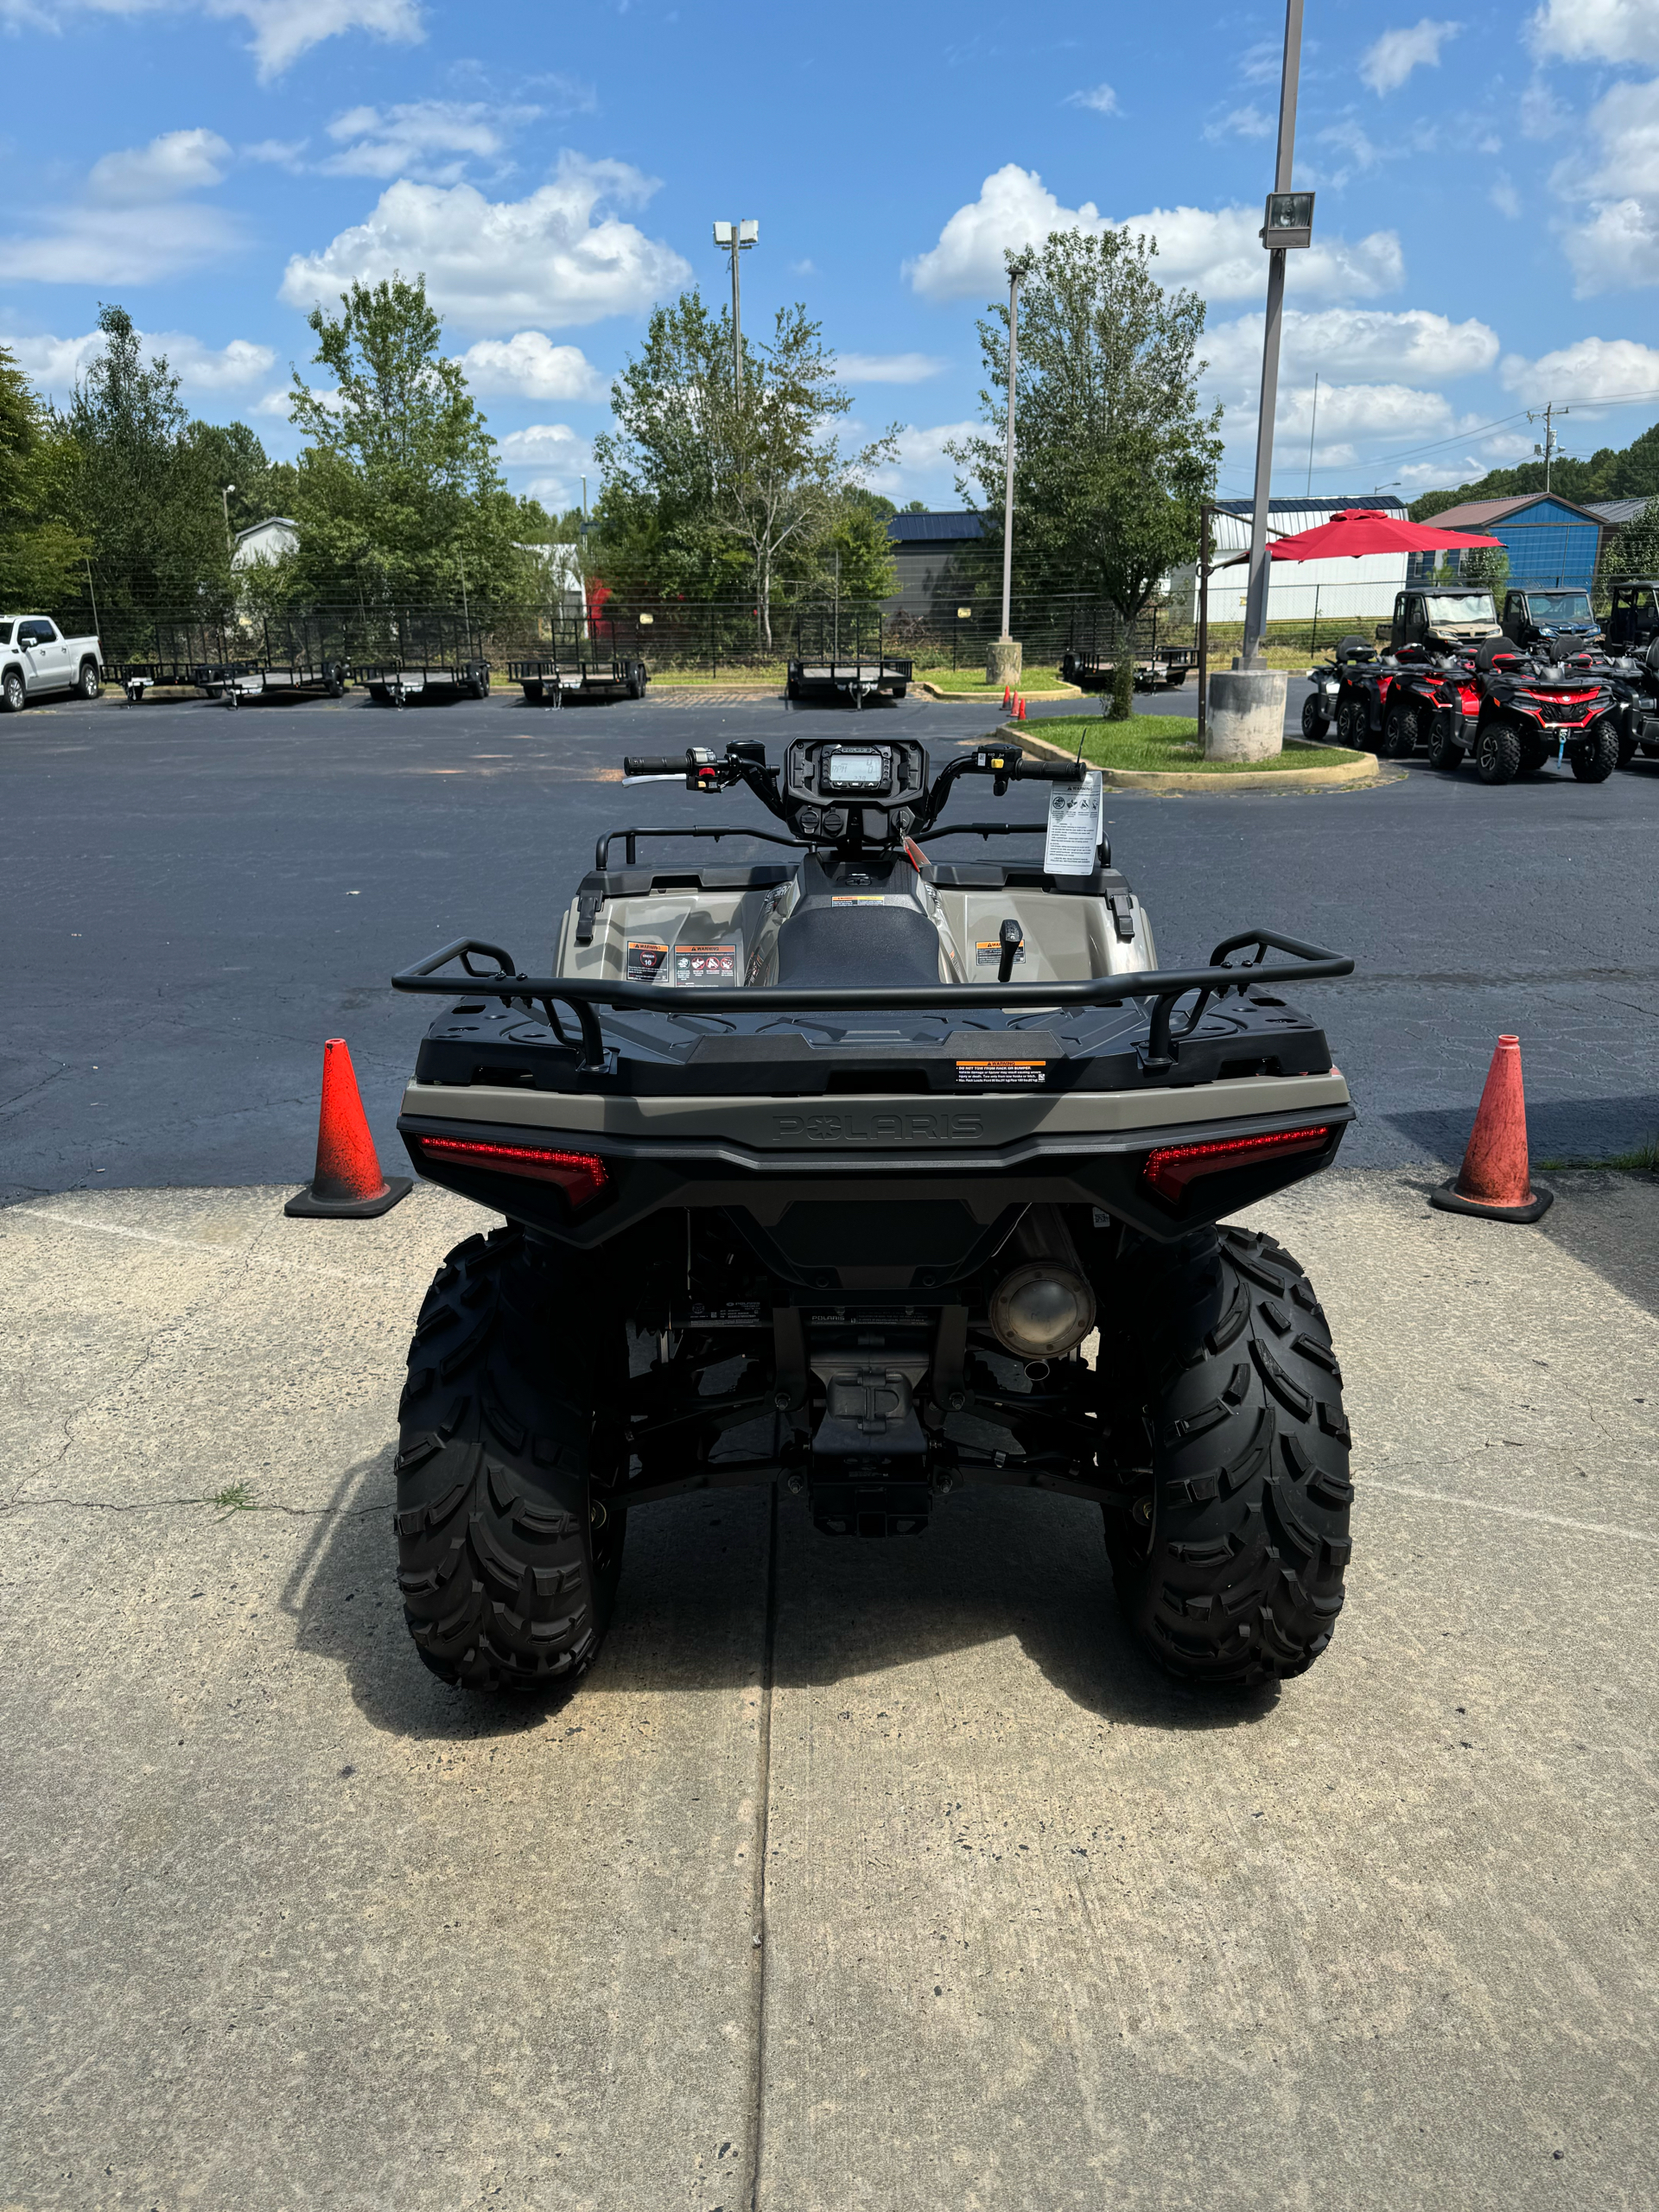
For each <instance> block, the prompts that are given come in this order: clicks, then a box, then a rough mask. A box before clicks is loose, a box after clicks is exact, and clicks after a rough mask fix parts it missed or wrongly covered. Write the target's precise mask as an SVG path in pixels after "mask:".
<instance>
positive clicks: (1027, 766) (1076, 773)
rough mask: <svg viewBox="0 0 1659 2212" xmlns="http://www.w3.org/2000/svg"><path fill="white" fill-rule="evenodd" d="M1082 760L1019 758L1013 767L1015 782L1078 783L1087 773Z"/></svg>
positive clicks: (1084, 762)
mask: <svg viewBox="0 0 1659 2212" xmlns="http://www.w3.org/2000/svg"><path fill="white" fill-rule="evenodd" d="M1088 772H1089V771H1088V763H1087V762H1086V761H1084V760H1021V761H1020V762H1019V763H1018V765H1017V766H1015V768H1014V781H1015V783H1017V784H1080V783H1081V782H1082V781H1083V779H1084V776H1085V775H1086V774H1087V773H1088Z"/></svg>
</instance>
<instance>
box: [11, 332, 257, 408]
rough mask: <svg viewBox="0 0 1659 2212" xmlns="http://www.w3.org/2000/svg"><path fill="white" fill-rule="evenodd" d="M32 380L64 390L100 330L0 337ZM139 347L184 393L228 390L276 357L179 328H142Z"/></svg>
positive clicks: (245, 342) (251, 379)
mask: <svg viewBox="0 0 1659 2212" xmlns="http://www.w3.org/2000/svg"><path fill="white" fill-rule="evenodd" d="M0 346H6V347H8V348H9V349H10V352H11V353H13V354H14V355H15V357H16V361H17V365H18V366H19V367H20V368H21V369H22V372H23V373H24V375H25V376H27V377H28V378H29V381H30V383H32V384H35V385H40V386H41V389H42V390H43V391H48V392H52V393H54V394H58V395H63V394H67V392H68V391H71V390H72V389H73V385H74V384H75V381H76V379H77V378H79V377H82V376H84V375H85V374H86V371H87V369H88V367H89V366H90V365H91V364H92V362H93V361H94V360H95V359H97V357H98V356H99V353H102V351H103V350H104V334H103V332H102V331H101V330H89V331H87V332H86V334H85V335H84V336H83V337H80V338H48V337H37V338H0ZM140 351H141V352H142V353H143V354H144V356H145V358H146V359H149V360H152V361H153V360H155V359H157V358H158V357H160V356H163V355H164V356H165V357H166V359H167V361H168V365H170V366H171V368H172V369H173V370H174V372H175V374H176V375H177V377H178V378H179V381H180V383H181V385H182V386H183V387H184V389H185V391H188V392H194V391H236V390H238V389H239V388H240V387H241V386H242V385H250V384H254V383H257V381H258V379H259V378H261V377H263V376H264V375H265V374H266V373H267V372H268V371H269V369H270V365H271V363H272V362H273V361H274V360H275V359H277V356H276V354H275V353H272V351H271V349H270V346H256V345H255V344H254V342H253V341H252V340H251V339H248V338H232V340H231V342H230V344H229V345H228V346H204V345H203V343H202V341H201V340H200V338H195V337H193V336H192V335H191V334H190V333H189V332H188V331H184V330H148V331H144V332H143V333H142V334H141V337H140Z"/></svg>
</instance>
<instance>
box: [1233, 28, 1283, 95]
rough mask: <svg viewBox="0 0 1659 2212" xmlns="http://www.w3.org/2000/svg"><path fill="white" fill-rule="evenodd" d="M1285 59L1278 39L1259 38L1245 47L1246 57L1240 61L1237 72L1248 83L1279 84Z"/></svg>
mask: <svg viewBox="0 0 1659 2212" xmlns="http://www.w3.org/2000/svg"><path fill="white" fill-rule="evenodd" d="M1284 61H1285V55H1284V48H1282V47H1281V45H1280V43H1279V41H1277V39H1271V38H1263V39H1258V40H1257V41H1256V42H1255V45H1254V46H1249V47H1246V48H1245V49H1244V58H1243V60H1242V61H1241V62H1239V63H1238V65H1237V67H1236V74H1237V75H1239V76H1240V77H1242V78H1243V80H1244V82H1245V83H1246V84H1247V85H1273V84H1277V83H1278V81H1279V76H1280V72H1281V70H1282V69H1283V67H1284Z"/></svg>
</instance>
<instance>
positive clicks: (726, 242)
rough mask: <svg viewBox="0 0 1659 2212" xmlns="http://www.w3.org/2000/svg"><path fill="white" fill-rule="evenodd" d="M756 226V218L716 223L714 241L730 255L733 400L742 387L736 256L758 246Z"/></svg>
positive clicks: (741, 329)
mask: <svg viewBox="0 0 1659 2212" xmlns="http://www.w3.org/2000/svg"><path fill="white" fill-rule="evenodd" d="M759 242H760V223H759V221H758V220H752V221H748V222H740V223H716V224H715V245H718V246H723V247H724V248H725V249H726V251H727V252H728V253H729V254H730V255H731V257H732V397H733V398H734V399H736V398H737V397H739V396H740V395H741V391H742V389H743V310H742V296H741V285H740V283H739V279H738V273H737V270H738V256H739V255H740V254H741V253H747V251H748V250H749V248H750V247H751V246H752V245H758V244H759Z"/></svg>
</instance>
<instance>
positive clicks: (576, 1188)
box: [415, 1137, 610, 1206]
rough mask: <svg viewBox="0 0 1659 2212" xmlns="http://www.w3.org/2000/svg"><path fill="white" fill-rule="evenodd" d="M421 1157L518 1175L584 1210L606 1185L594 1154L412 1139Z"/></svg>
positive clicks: (449, 1139) (453, 1139) (459, 1139)
mask: <svg viewBox="0 0 1659 2212" xmlns="http://www.w3.org/2000/svg"><path fill="white" fill-rule="evenodd" d="M415 1141H416V1144H417V1145H418V1146H419V1147H420V1148H421V1157H422V1158H423V1160H431V1161H433V1162H434V1164H435V1165H438V1164H442V1163H443V1162H446V1161H447V1162H448V1164H449V1165H450V1166H453V1167H488V1168H493V1170H494V1171H495V1173H497V1174H498V1175H522V1176H523V1177H524V1179H525V1180H526V1181H527V1182H531V1183H556V1184H557V1185H558V1186H559V1188H560V1189H561V1190H562V1191H563V1192H564V1195H565V1196H566V1198H569V1201H570V1203H571V1205H573V1206H585V1205H587V1204H588V1200H589V1199H590V1198H597V1197H598V1196H599V1194H600V1192H601V1191H603V1190H604V1189H605V1188H606V1187H607V1185H608V1184H609V1182H610V1176H609V1174H608V1173H607V1171H606V1166H605V1163H604V1161H603V1160H601V1158H600V1156H599V1154H597V1153H595V1152H548V1151H545V1150H543V1147H541V1146H539V1145H531V1144H480V1143H477V1142H475V1141H473V1140H472V1139H470V1138H463V1137H416V1140H415Z"/></svg>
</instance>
